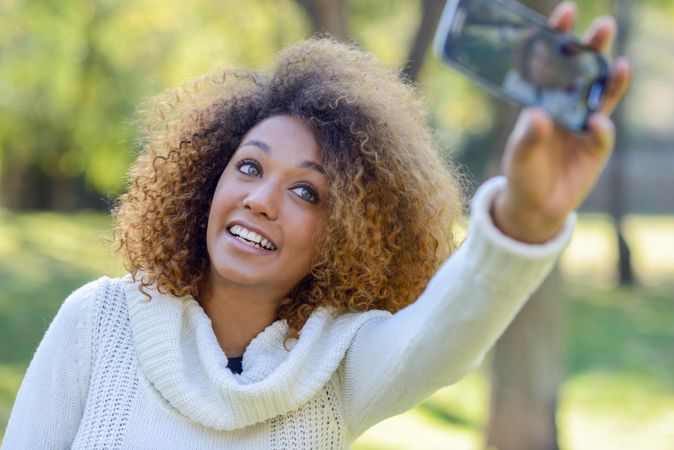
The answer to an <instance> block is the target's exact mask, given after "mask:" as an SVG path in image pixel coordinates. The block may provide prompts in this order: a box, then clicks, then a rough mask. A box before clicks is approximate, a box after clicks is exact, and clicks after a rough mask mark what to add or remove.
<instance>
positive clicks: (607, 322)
mask: <svg viewBox="0 0 674 450" xmlns="http://www.w3.org/2000/svg"><path fill="white" fill-rule="evenodd" d="M630 220H631V221H632V222H634V223H640V224H641V225H640V227H637V231H634V232H633V234H632V235H631V237H632V238H635V239H639V238H640V236H641V234H642V233H644V234H648V233H649V230H650V228H653V229H655V230H658V229H660V230H662V229H663V228H666V232H667V233H668V234H669V235H674V217H669V218H662V217H661V218H658V217H656V218H650V217H648V216H639V217H630ZM608 223H609V219H608V217H605V216H596V215H590V216H587V217H585V216H582V217H581V220H580V223H579V226H578V230H577V233H576V236H575V237H574V241H573V242H572V243H571V245H570V247H569V250H568V251H567V254H565V255H564V258H563V261H562V268H563V269H564V272H565V273H566V274H567V277H568V278H569V283H568V287H567V289H568V296H569V304H570V329H569V331H568V367H569V376H568V378H567V381H566V382H565V384H564V386H563V388H562V392H561V402H560V410H559V413H558V422H559V424H560V440H561V443H562V444H563V448H565V449H568V450H572V449H573V450H602V449H628V448H648V449H663V450H665V449H667V448H670V449H671V447H667V445H668V444H667V443H668V442H669V443H671V442H674V441H672V438H674V434H673V431H672V430H674V358H673V357H672V356H673V355H672V349H673V348H674V328H672V326H671V324H672V323H673V322H674V308H673V306H674V305H673V304H674V295H673V294H672V293H673V292H674V254H671V252H669V256H662V255H660V256H654V258H656V259H657V258H660V261H661V262H662V263H663V264H664V267H662V268H661V269H660V271H659V272H656V273H655V275H654V276H653V277H652V278H650V280H651V282H650V283H649V284H646V285H642V286H639V287H635V288H632V289H626V288H621V289H616V288H615V287H614V286H613V285H612V284H611V282H610V281H606V284H601V283H600V284H597V283H596V281H594V279H591V278H582V277H578V276H574V275H573V273H574V272H573V270H571V268H572V266H573V265H574V264H576V262H577V261H578V259H577V255H575V252H577V251H578V248H579V246H582V245H583V243H584V242H587V241H588V239H591V240H593V241H602V242H604V244H605V245H598V246H596V247H595V248H594V249H592V252H593V253H594V254H595V256H596V259H595V260H594V263H592V261H593V260H590V263H591V265H589V266H586V269H585V271H589V272H590V273H595V274H596V275H597V279H600V280H601V279H602V276H601V271H603V270H606V267H605V266H606V261H610V260H611V258H612V257H611V256H607V255H606V254H602V253H601V252H602V250H601V249H602V248H603V249H605V250H606V251H608V249H611V248H612V246H611V245H609V244H608V241H610V240H611V239H612V232H611V228H610V227H609V226H608ZM649 223H652V226H649ZM665 224H666V225H665ZM110 226H111V225H110V219H109V216H107V215H104V214H100V213H95V212H79V213H76V214H58V213H53V212H32V213H14V212H10V211H8V210H2V209H0V284H1V285H2V286H3V289H2V290H0V436H1V435H2V434H3V433H4V428H5V426H6V422H7V420H8V418H9V413H10V409H11V406H12V404H13V402H14V397H15V395H16V391H17V390H18V387H19V385H20V383H21V379H22V377H23V373H24V372H25V370H26V367H27V365H28V363H29V362H30V358H31V355H32V353H33V351H34V350H35V348H36V347H37V344H38V343H39V341H40V339H41V337H42V335H43V333H44V331H45V330H46V328H47V326H48V325H49V323H50V321H51V319H52V317H53V316H54V315H55V314H56V311H57V310H58V308H59V306H60V304H61V302H62V301H63V299H64V298H65V297H66V296H67V295H68V294H69V293H70V292H72V291H73V290H75V289H76V288H77V287H79V286H81V285H82V284H84V283H85V282H87V281H89V280H92V279H95V278H97V277H99V276H101V275H102V274H106V275H109V276H118V275H121V274H123V270H122V269H121V267H120V264H119V261H118V259H117V258H116V256H115V255H114V254H113V253H111V252H110V250H109V244H108V242H107V241H106V239H105V237H106V236H107V235H108V234H109V231H110ZM649 251H651V250H649ZM656 251H657V250H656ZM663 253H667V252H666V251H665V252H663ZM649 256H651V255H650V254H648V255H646V257H649ZM663 258H664V259H663ZM667 258H669V259H667ZM586 264H587V261H586ZM593 271H594V272H593ZM488 365H489V363H488V361H487V363H486V364H485V365H484V366H485V367H483V368H481V369H479V370H478V371H477V372H475V373H473V374H471V375H469V376H468V377H466V378H465V379H464V380H462V381H460V382H459V383H458V384H456V385H454V386H451V387H448V388H444V389H442V390H440V391H438V392H437V393H436V394H434V395H433V396H431V397H430V398H429V399H428V400H427V401H426V402H424V403H423V404H422V405H420V406H418V407H417V408H415V409H414V410H412V411H410V412H408V413H405V414H403V415H400V416H396V417H394V418H391V419H389V420H387V421H385V422H382V423H381V424H379V425H376V426H375V427H373V428H372V429H371V430H369V431H368V432H367V433H366V434H365V435H363V436H362V437H361V438H360V439H359V440H358V441H357V443H356V444H355V445H354V447H353V448H354V450H366V449H370V450H375V449H378V450H393V449H411V448H414V449H415V450H416V449H424V448H427V449H439V448H459V449H460V448H465V449H473V450H476V449H478V448H481V447H480V446H481V445H482V441H481V439H482V429H483V427H484V426H485V422H486V418H487V413H488V393H489V387H488V380H487V376H486V374H485V370H486V367H488ZM644 443H648V444H649V445H648V446H644V445H643V444H644Z"/></svg>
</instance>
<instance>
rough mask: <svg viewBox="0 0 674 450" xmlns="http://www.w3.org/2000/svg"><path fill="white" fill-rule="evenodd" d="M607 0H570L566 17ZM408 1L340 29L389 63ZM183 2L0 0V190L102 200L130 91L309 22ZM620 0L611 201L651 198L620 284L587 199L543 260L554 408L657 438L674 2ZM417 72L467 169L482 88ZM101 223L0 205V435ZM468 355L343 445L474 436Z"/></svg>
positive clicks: (261, 60) (661, 417) (259, 45)
mask: <svg viewBox="0 0 674 450" xmlns="http://www.w3.org/2000/svg"><path fill="white" fill-rule="evenodd" d="M615 3H616V2H615V0H599V1H592V0H580V1H578V4H579V9H580V11H581V15H580V18H579V24H578V27H577V29H578V30H579V31H581V32H582V30H584V29H585V28H586V27H587V26H588V24H589V22H590V20H591V19H592V18H593V17H594V16H596V15H599V14H606V13H609V12H610V11H611V8H612V7H613V5H615ZM421 4H422V1H421V0H414V1H403V0H393V1H391V0H386V1H385V0H358V1H351V2H350V4H349V5H350V12H349V29H350V32H351V35H352V39H353V40H354V41H355V42H356V43H358V44H359V45H361V46H362V47H364V48H365V49H367V50H369V51H371V52H373V53H374V54H375V55H377V56H379V57H380V58H382V59H384V60H385V61H387V62H388V63H389V64H391V65H392V66H393V67H402V66H403V63H404V62H405V58H406V57H407V51H408V48H409V46H410V43H411V41H412V39H413V37H414V32H415V29H416V27H417V24H418V21H419V18H420V12H419V9H420V5H421ZM185 5H186V3H185V2H180V1H178V0H134V1H131V0H118V1H111V0H3V1H2V2H0V92H2V94H3V95H2V96H0V204H3V205H5V206H9V207H11V208H13V209H29V210H33V209H58V210H76V209H78V208H80V207H82V206H86V207H91V208H96V209H98V210H102V209H107V208H108V206H109V203H110V199H111V198H114V197H115V196H116V195H117V194H118V193H119V192H121V191H122V190H123V187H124V186H123V184H124V172H125V170H126V167H127V166H128V164H129V162H130V161H131V160H132V159H133V157H134V155H135V152H136V146H135V144H134V140H135V136H136V129H137V127H138V124H137V123H135V118H134V117H135V116H134V110H135V108H136V107H137V105H138V104H139V103H140V102H141V100H142V99H143V98H147V97H148V96H151V95H154V94H156V93H158V92H160V91H161V90H162V89H164V88H166V87H168V86H173V85H175V84H177V83H179V82H182V81H185V80H187V79H190V78H193V77H195V76H198V75H201V74H203V73H204V72H206V71H209V70H213V69H215V68H216V67H221V66H243V67H253V68H262V67H265V65H266V64H268V63H269V61H270V60H271V58H272V57H273V55H274V54H275V53H276V52H277V51H278V50H279V49H281V48H282V47H284V46H286V45H287V44H289V43H292V42H295V41H297V40H299V39H302V38H304V37H306V36H308V34H309V30H310V28H311V27H310V25H309V21H308V19H307V17H305V16H304V14H303V11H302V9H301V8H300V7H299V6H298V2H297V1H293V0H247V1H246V2H238V1H235V0H193V1H191V2H189V7H185ZM633 5H634V6H633V12H634V15H633V17H632V19H633V23H632V26H633V30H632V40H631V43H630V54H631V56H632V60H633V65H634V68H635V71H634V83H633V87H632V94H631V96H630V97H628V99H627V101H626V103H625V104H626V106H627V107H628V110H627V118H628V124H627V126H628V131H629V132H628V133H627V139H628V140H629V142H628V143H627V145H625V148H626V149H627V150H628V151H627V155H625V157H624V160H623V161H624V166H625V171H626V174H627V175H626V179H627V182H628V183H627V184H628V186H630V191H629V192H628V193H627V199H626V202H627V203H628V208H629V211H631V212H648V213H657V214H660V215H659V216H654V215H649V216H646V215H636V214H633V215H630V216H627V217H626V218H625V220H624V223H623V225H624V227H625V233H626V236H627V239H628V241H629V242H630V244H631V245H632V247H633V248H632V251H633V258H634V262H635V271H636V273H637V278H638V279H639V280H640V282H641V284H640V285H638V286H637V287H635V288H633V289H625V288H620V289H617V288H616V287H615V278H616V275H615V270H614V268H615V264H616V261H617V254H616V253H617V251H616V248H615V243H614V240H615V238H614V236H613V228H612V225H611V222H610V219H608V218H607V217H606V216H603V215H584V216H583V217H582V220H581V222H580V223H579V227H578V231H577V233H576V235H575V237H574V240H573V241H572V243H571V245H570V247H569V249H568V251H567V252H566V253H565V255H564V257H563V259H562V268H563V271H564V273H565V274H566V275H567V277H568V279H569V283H568V293H569V304H570V316H571V321H570V324H571V328H570V330H569V334H568V352H569V354H568V364H569V378H568V379H567V381H566V383H565V384H564V386H563V389H562V392H561V404H560V409H559V412H558V423H559V426H560V443H561V444H562V446H563V448H565V449H574V450H585V449H587V450H601V449H609V448H610V449H621V448H639V449H641V448H648V449H663V450H664V449H670V450H671V449H672V448H674V447H672V445H671V442H674V432H673V431H672V430H674V386H673V385H672V384H673V383H674V367H673V365H674V354H672V349H673V348H674V334H673V331H672V327H671V323H672V322H673V319H674V304H673V303H674V294H673V292H674V253H673V252H672V251H671V249H672V248H674V216H672V215H671V214H672V212H673V211H674V197H672V196H671V183H672V181H671V172H672V170H674V153H673V152H672V150H673V149H674V144H673V143H674V128H673V127H672V126H671V125H672V122H671V118H672V117H674V83H673V82H672V81H674V29H672V27H671V23H672V20H673V19H674V2H672V1H671V0H648V1H642V2H634V3H633ZM419 89H420V91H421V92H422V94H424V95H425V97H426V99H427V103H428V107H429V111H430V114H429V121H430V123H431V125H432V126H433V128H434V132H435V134H436V138H437V140H438V142H439V144H440V147H441V148H442V149H443V151H445V152H446V156H447V157H448V158H449V157H451V158H454V159H459V160H460V161H461V162H463V163H465V164H467V165H468V166H469V167H470V169H471V170H472V171H473V173H474V174H478V173H481V172H482V167H483V166H484V165H485V163H486V156H487V155H489V152H488V151H487V149H484V148H481V145H480V141H479V140H478V141H476V140H475V137H476V136H478V137H479V136H483V135H484V134H485V133H486V131H487V130H488V129H489V128H490V126H491V125H492V123H493V111H492V110H491V106H490V102H489V101H488V96H487V94H485V93H484V92H482V91H480V90H479V89H478V88H476V87H475V85H474V84H473V83H472V82H471V81H470V80H468V79H467V78H465V77H463V76H461V75H458V74H456V73H454V72H452V71H450V70H447V68H446V67H444V66H442V65H441V64H440V63H438V61H437V60H435V59H432V58H431V59H428V60H427V63H426V64H425V65H424V67H423V69H422V72H421V74H420V79H419ZM471 141H472V142H474V144H473V147H468V146H467V145H466V144H467V142H471ZM475 142H477V143H475ZM475 150H477V151H475ZM670 169H671V170H670ZM668 187H670V188H668ZM598 191H601V189H599V190H598ZM598 194H601V192H598ZM588 204H589V207H590V209H592V210H595V211H596V210H597V209H601V208H602V207H603V205H605V204H606V203H605V200H602V198H601V195H599V196H598V197H597V199H595V200H592V198H591V201H590V202H589V203H588ZM109 227H110V222H109V217H108V216H106V215H104V214H101V213H97V212H78V213H74V214H57V213H53V212H24V213H17V212H10V210H7V209H0V286H1V287H2V289H0V436H1V435H2V433H3V431H4V427H5V424H6V421H7V418H8V415H9V411H10V408H11V405H12V403H13V401H14V396H15V395H16V390H17V389H18V386H19V384H20V382H21V379H22V377H23V373H24V371H25V369H26V366H27V364H28V362H29V360H30V355H32V352H33V351H34V349H35V347H36V346H37V344H38V342H39V340H40V338H41V336H42V334H43V332H44V330H45V329H46V328H47V326H48V324H49V323H50V321H51V319H52V317H53V316H54V314H55V313H56V311H57V309H58V307H59V305H60V303H61V302H62V300H63V299H64V298H65V297H66V296H67V295H68V294H69V293H70V292H72V291H73V290H74V289H76V288H77V287H79V286H80V285H82V284H83V283H84V282H86V281H88V280H91V279H95V278H97V277H99V276H100V275H102V274H107V275H118V274H121V273H122V271H121V269H120V267H119V264H118V262H117V260H116V258H115V256H114V255H112V254H111V253H110V252H109V251H108V250H107V245H106V242H105V241H104V240H102V239H101V236H104V235H105V234H107V231H108V229H109ZM487 366H488V362H487ZM485 372H486V370H485V369H481V370H479V371H477V372H476V373H474V374H471V375H470V376H468V377H467V378H465V379H464V380H462V381H461V382H459V383H458V384H457V385H455V386H452V387H449V388H446V389H443V390H441V391H439V392H438V393H436V394H435V395H433V396H432V397H431V398H430V399H429V400H428V401H427V402H425V403H424V404H423V405H421V406H420V407H418V408H415V409H414V410H413V411H411V412H409V413H406V414H403V415H401V416H397V417H394V418H392V419H389V420H388V421H385V422H383V423H382V424H380V425H377V426H375V427H374V428H372V429H371V430H370V431H369V432H368V433H366V434H365V435H364V436H363V437H362V438H361V439H359V441H358V442H357V443H356V445H355V446H354V449H356V450H365V449H370V450H374V449H379V450H392V449H409V448H414V449H422V448H429V449H438V448H448V447H451V448H453V449H477V448H481V445H482V429H483V427H484V426H485V421H486V417H487V410H488V393H489V385H488V381H487V376H486V374H485ZM420 437H423V439H422V438H420Z"/></svg>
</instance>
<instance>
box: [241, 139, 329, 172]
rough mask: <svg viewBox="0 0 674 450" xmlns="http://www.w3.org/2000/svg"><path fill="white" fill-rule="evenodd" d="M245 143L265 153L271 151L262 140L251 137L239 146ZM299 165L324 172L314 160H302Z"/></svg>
mask: <svg viewBox="0 0 674 450" xmlns="http://www.w3.org/2000/svg"><path fill="white" fill-rule="evenodd" d="M247 145H252V146H253V147H257V148H259V149H260V150H262V151H263V152H265V153H266V154H267V155H269V154H270V153H271V148H269V146H268V145H267V144H265V143H264V142H262V141H258V140H255V139H251V140H250V141H246V142H244V143H243V144H241V147H245V146H247ZM300 167H304V168H307V169H313V170H316V171H318V172H320V173H322V174H325V169H324V168H323V166H321V165H320V164H318V163H317V162H314V161H302V164H300Z"/></svg>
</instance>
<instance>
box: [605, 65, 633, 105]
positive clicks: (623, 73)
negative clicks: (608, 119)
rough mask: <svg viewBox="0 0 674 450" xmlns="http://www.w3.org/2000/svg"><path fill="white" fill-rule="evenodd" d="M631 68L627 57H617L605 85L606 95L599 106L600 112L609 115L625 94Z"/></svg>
mask: <svg viewBox="0 0 674 450" xmlns="http://www.w3.org/2000/svg"><path fill="white" fill-rule="evenodd" d="M631 75H632V68H631V67H630V63H629V61H628V59H627V58H625V57H621V58H618V59H617V60H616V62H615V64H614V66H613V73H612V74H611V79H610V81H609V83H608V86H607V87H606V97H605V100H604V104H603V105H602V107H601V113H602V114H604V115H606V116H610V115H611V114H612V113H613V111H614V110H615V108H616V106H618V103H620V100H622V98H623V97H624V96H625V93H626V92H627V89H628V88H629V84H630V77H631Z"/></svg>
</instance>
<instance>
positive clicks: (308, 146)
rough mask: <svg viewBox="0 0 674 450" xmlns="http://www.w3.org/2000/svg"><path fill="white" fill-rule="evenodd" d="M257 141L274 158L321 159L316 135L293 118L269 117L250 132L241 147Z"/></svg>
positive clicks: (305, 125)
mask: <svg viewBox="0 0 674 450" xmlns="http://www.w3.org/2000/svg"><path fill="white" fill-rule="evenodd" d="M251 141H255V142H256V143H258V144H262V145H257V146H258V147H260V148H261V149H262V150H265V149H264V147H267V148H266V150H265V151H266V152H267V153H269V155H270V156H272V157H282V158H289V157H291V156H292V157H293V159H303V160H314V161H318V160H319V159H320V153H319V146H318V142H317V141H316V138H315V137H314V133H313V131H312V130H311V128H309V126H308V125H307V124H306V123H304V122H303V121H302V120H300V119H297V118H294V117H291V116H273V117H269V118H267V119H265V120H263V121H261V122H260V123H258V124H257V125H255V126H254V127H253V128H251V129H250V130H248V132H247V133H246V135H245V136H244V137H243V139H242V141H241V146H245V145H246V143H248V142H251Z"/></svg>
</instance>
